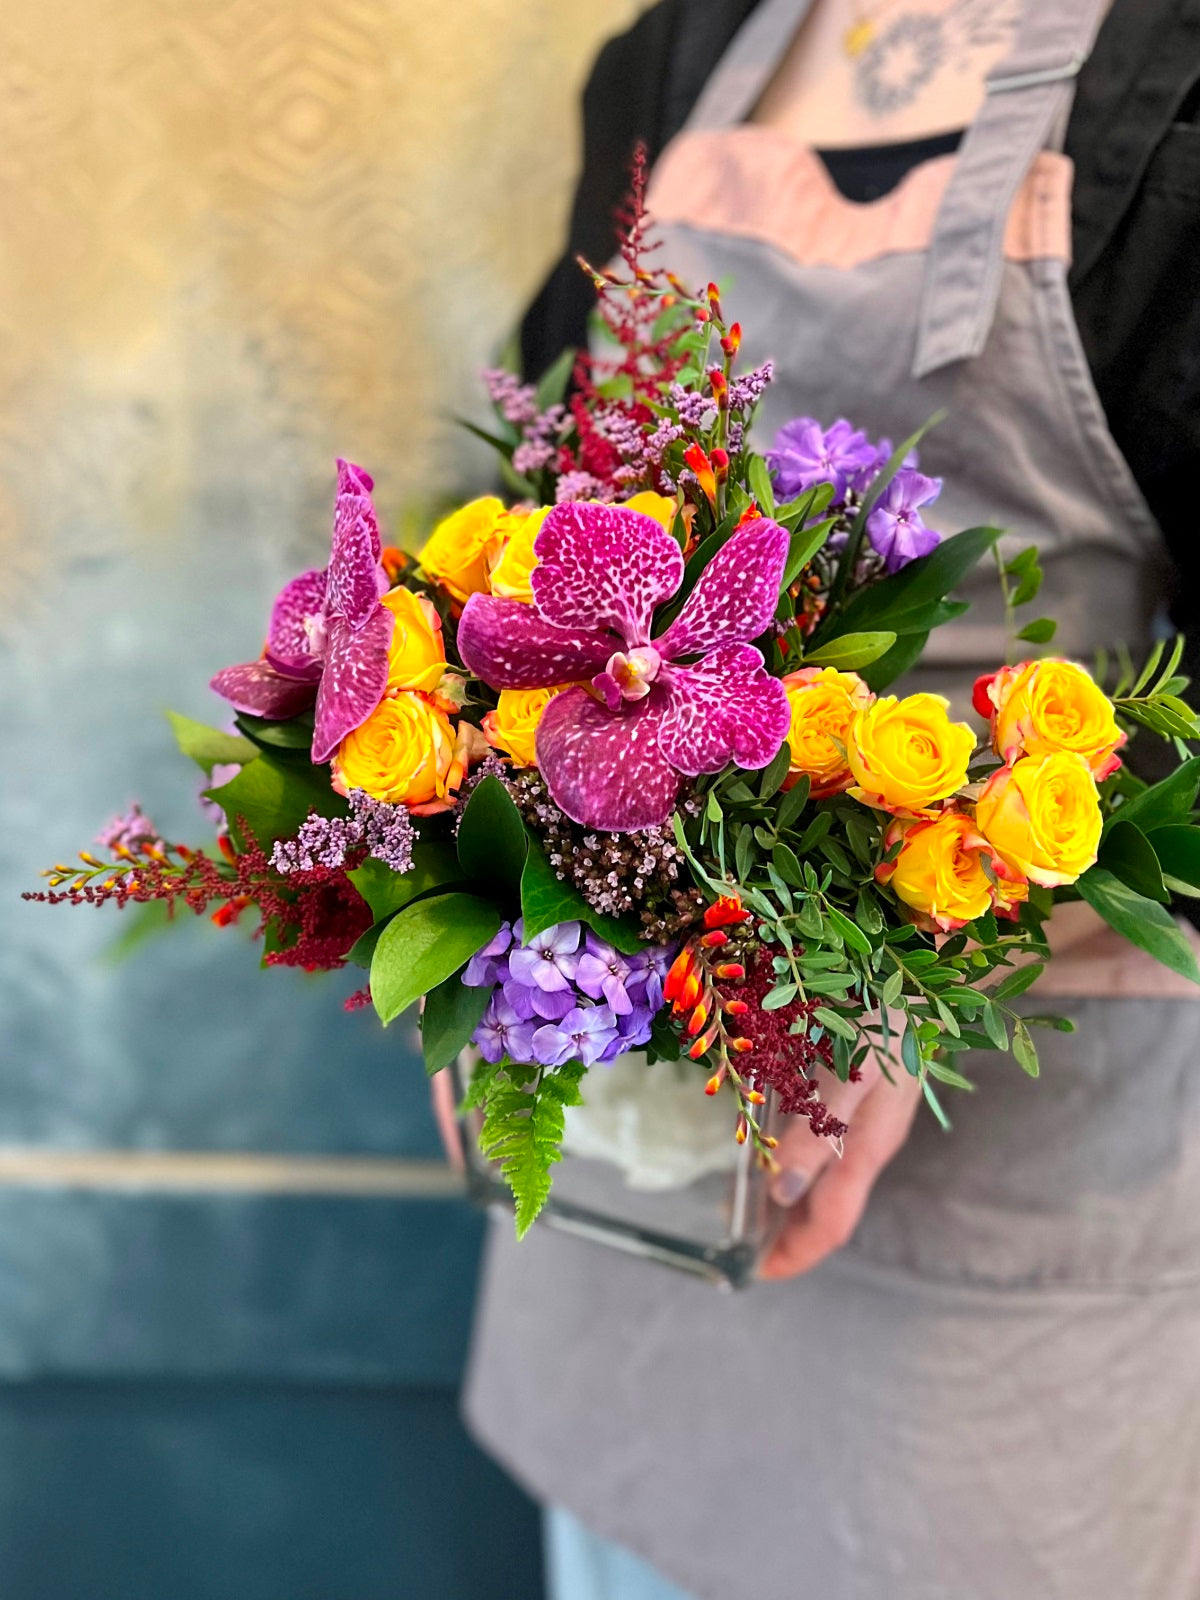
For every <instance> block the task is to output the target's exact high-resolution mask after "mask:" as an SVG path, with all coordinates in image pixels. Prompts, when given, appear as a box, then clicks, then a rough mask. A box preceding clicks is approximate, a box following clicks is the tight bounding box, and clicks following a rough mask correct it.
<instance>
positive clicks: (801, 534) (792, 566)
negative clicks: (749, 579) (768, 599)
mask: <svg viewBox="0 0 1200 1600" xmlns="http://www.w3.org/2000/svg"><path fill="white" fill-rule="evenodd" d="M833 525H834V519H833V518H832V517H830V518H827V519H826V521H824V522H818V523H816V524H814V525H813V526H812V527H810V528H805V527H800V528H797V529H796V531H795V533H793V534H792V537H791V542H790V544H789V545H788V557H787V561H786V562H785V563H784V567H783V577H782V579H781V580H780V584H779V587H780V590H781V591H782V592H785V593H786V591H787V590H788V589H790V588H791V586H792V584H794V583H795V581H796V579H797V578H798V577H799V576H800V574H801V573H802V572H803V571H804V569H805V567H806V566H807V565H808V564H809V562H810V561H811V560H812V558H813V557H814V556H815V555H816V553H817V551H818V550H820V549H822V548H823V547H824V545H825V543H826V541H827V540H828V538H829V535H830V534H831V533H832V532H833Z"/></svg>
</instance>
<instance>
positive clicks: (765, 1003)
mask: <svg viewBox="0 0 1200 1600" xmlns="http://www.w3.org/2000/svg"><path fill="white" fill-rule="evenodd" d="M799 992H800V991H799V990H798V989H797V988H796V985H795V984H794V983H779V984H776V985H775V987H774V988H773V989H768V991H767V993H766V994H765V995H764V996H763V999H762V1005H761V1009H762V1010H763V1011H779V1010H781V1009H782V1008H783V1007H784V1006H786V1005H790V1004H791V1002H792V1001H793V1000H794V999H795V998H796V996H797V994H799Z"/></svg>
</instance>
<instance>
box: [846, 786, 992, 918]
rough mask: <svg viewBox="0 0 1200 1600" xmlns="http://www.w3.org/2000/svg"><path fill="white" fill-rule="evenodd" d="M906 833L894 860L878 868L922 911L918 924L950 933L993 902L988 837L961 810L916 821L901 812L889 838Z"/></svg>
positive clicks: (890, 840)
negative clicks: (987, 868)
mask: <svg viewBox="0 0 1200 1600" xmlns="http://www.w3.org/2000/svg"><path fill="white" fill-rule="evenodd" d="M897 839H903V841H904V842H903V844H902V845H901V847H900V853H899V855H898V856H896V857H895V859H894V860H892V861H888V862H884V863H882V864H881V865H880V866H878V867H877V868H876V869H875V876H876V878H877V879H878V880H879V882H880V883H884V884H888V885H890V887H891V890H892V893H893V894H894V895H895V896H896V898H897V899H898V900H903V902H904V904H905V905H906V906H911V907H912V909H913V911H915V912H916V913H917V916H916V918H915V919H914V920H915V921H916V922H917V923H918V924H919V925H921V926H923V927H925V928H928V929H929V930H931V931H932V930H933V929H935V928H937V929H940V930H941V931H942V932H943V933H949V932H950V930H951V929H953V928H962V927H965V926H966V924H967V923H968V922H974V920H975V918H976V917H981V916H982V915H983V913H984V912H985V911H987V910H988V908H989V907H990V906H991V904H992V900H993V883H992V880H991V878H990V877H989V876H988V874H987V872H986V871H985V869H984V865H983V861H984V857H985V856H990V855H991V847H990V846H989V844H988V841H987V840H986V839H985V838H984V837H983V836H982V834H980V833H979V831H978V829H977V828H976V826H975V823H974V822H973V820H972V819H971V818H970V817H968V816H964V815H963V813H962V812H959V811H943V812H942V814H941V816H938V817H932V818H929V819H928V820H921V821H918V822H911V821H906V820H901V819H899V818H897V820H896V821H895V822H893V823H892V825H891V827H890V828H889V829H888V831H887V834H886V835H885V839H884V842H885V844H888V845H892V844H894V843H895V842H896V840H897Z"/></svg>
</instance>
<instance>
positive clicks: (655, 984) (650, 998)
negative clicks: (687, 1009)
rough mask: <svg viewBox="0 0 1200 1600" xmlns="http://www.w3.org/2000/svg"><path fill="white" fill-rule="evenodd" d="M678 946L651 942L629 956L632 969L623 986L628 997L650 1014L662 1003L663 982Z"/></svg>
mask: <svg viewBox="0 0 1200 1600" xmlns="http://www.w3.org/2000/svg"><path fill="white" fill-rule="evenodd" d="M677 950H678V947H677V946H676V945H673V944H651V945H646V946H645V948H644V949H642V950H639V951H638V953H637V955H635V956H631V957H630V960H629V965H630V967H631V969H632V971H631V973H630V976H629V978H628V980H627V981H626V984H625V988H626V991H627V992H628V994H629V996H630V998H631V999H632V1000H633V1001H634V1002H635V1003H639V1002H640V1004H641V1005H643V1006H646V1007H648V1008H649V1010H650V1013H651V1015H653V1013H654V1012H656V1011H657V1010H658V1009H659V1008H660V1007H661V1005H662V1003H663V984H664V983H665V982H666V977H667V973H668V972H669V971H670V967H671V963H672V961H674V959H675V956H676V954H677Z"/></svg>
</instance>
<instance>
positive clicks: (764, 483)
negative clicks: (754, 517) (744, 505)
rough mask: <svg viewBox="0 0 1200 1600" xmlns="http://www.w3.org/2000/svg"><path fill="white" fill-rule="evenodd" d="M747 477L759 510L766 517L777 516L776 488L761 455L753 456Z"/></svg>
mask: <svg viewBox="0 0 1200 1600" xmlns="http://www.w3.org/2000/svg"><path fill="white" fill-rule="evenodd" d="M746 477H747V480H748V482H749V484H750V493H751V494H752V495H753V496H754V499H755V502H756V504H757V505H758V509H759V510H760V511H761V512H762V514H763V516H764V517H772V518H773V517H774V515H775V488H774V485H773V484H772V482H771V474H770V472H769V471H768V470H767V463H766V462H765V461H764V460H763V458H762V457H761V456H759V455H752V456H751V457H750V458H749V461H748V462H747V465H746Z"/></svg>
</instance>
